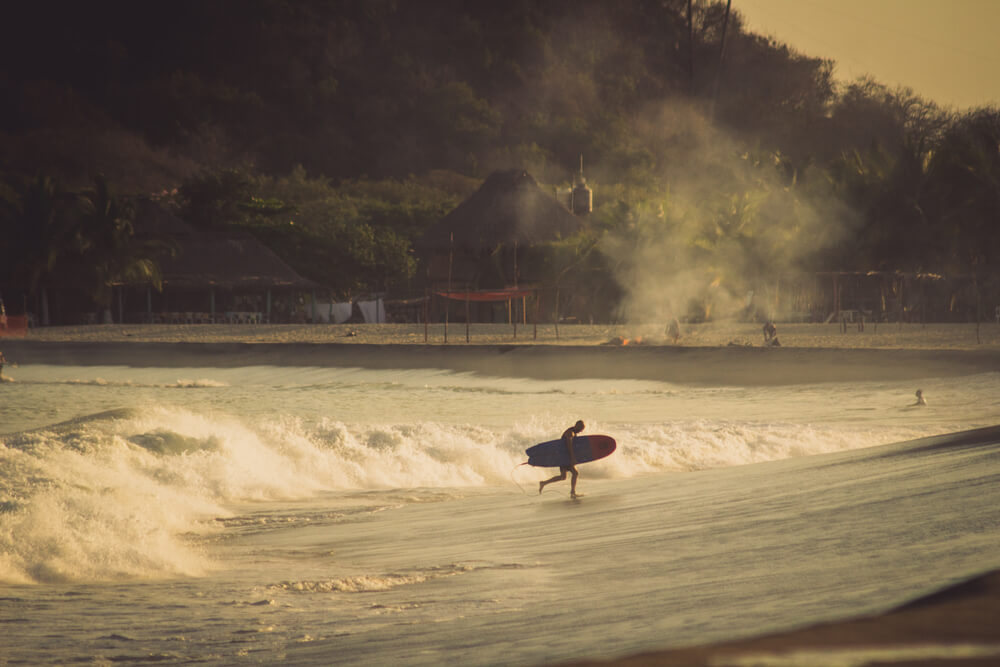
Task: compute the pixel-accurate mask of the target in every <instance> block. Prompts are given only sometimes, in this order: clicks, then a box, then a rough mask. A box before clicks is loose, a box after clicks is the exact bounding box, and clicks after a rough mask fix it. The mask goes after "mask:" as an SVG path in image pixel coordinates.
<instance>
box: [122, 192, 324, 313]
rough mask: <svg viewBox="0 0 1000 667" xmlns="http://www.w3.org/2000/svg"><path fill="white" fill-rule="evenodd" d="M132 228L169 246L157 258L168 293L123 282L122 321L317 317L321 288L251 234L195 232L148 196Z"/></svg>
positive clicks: (140, 235)
mask: <svg viewBox="0 0 1000 667" xmlns="http://www.w3.org/2000/svg"><path fill="white" fill-rule="evenodd" d="M135 229H136V235H137V236H139V237H141V238H146V239H155V240H158V241H162V242H163V243H164V251H163V252H161V253H160V255H159V257H158V262H159V265H160V271H161V275H162V279H163V290H162V292H158V291H156V290H154V289H153V288H152V287H151V286H148V285H118V286H117V288H118V310H119V320H123V319H139V320H144V321H147V322H166V323H201V322H223V321H225V322H233V323H251V322H262V321H294V320H296V319H301V320H304V319H315V313H311V312H310V310H311V309H313V308H314V307H315V306H314V304H315V303H316V299H315V291H316V290H317V289H318V288H319V287H320V285H318V284H317V283H315V282H313V281H312V280H309V279H307V278H304V277H302V276H300V275H299V274H298V273H296V272H295V271H294V270H293V269H292V268H291V267H290V266H288V264H286V263H285V262H284V261H283V260H282V259H281V258H280V257H278V256H277V255H276V254H275V253H274V252H273V251H272V250H271V249H270V248H268V247H267V246H265V245H263V244H262V243H260V242H259V241H257V239H255V238H254V237H253V236H251V235H250V234H248V233H246V232H239V231H229V230H222V231H216V230H200V229H195V228H194V227H192V226H191V225H189V224H187V223H186V222H184V221H183V220H181V219H180V218H178V217H177V216H176V215H174V214H173V213H171V212H170V211H168V210H166V209H164V208H163V207H162V206H159V205H158V204H156V203H155V202H151V201H148V200H147V201H144V202H141V203H140V205H139V207H138V211H137V216H136V223H135ZM126 308H127V310H126ZM126 312H127V313H128V314H127V315H126Z"/></svg>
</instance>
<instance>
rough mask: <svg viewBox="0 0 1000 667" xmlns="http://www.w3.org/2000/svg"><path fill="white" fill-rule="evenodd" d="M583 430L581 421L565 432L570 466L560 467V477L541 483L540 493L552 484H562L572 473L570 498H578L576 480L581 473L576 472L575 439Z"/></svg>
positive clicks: (539, 486) (564, 437) (564, 439)
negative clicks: (567, 475) (567, 474)
mask: <svg viewBox="0 0 1000 667" xmlns="http://www.w3.org/2000/svg"><path fill="white" fill-rule="evenodd" d="M582 430H583V421H582V420H580V421H578V422H576V424H574V425H573V426H570V427H569V428H568V429H566V430H565V431H563V434H562V441H563V442H565V443H566V449H568V450H569V465H568V466H559V474H558V475H556V476H555V477H552V478H551V479H547V480H545V481H544V482H539V483H538V493H541V492H542V489H544V488H545V485H546V484H551V483H552V482H561V481H562V480H564V479H566V473H572V475H573V477H572V479H571V480H570V487H569V497H570V498H576V497H577V495H576V478H577V477H578V476H579V473H577V471H576V452H574V451H573V437H574V436H575V435H576V434H577V433H579V432H580V431H582Z"/></svg>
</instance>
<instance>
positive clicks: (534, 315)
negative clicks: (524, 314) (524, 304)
mask: <svg viewBox="0 0 1000 667" xmlns="http://www.w3.org/2000/svg"><path fill="white" fill-rule="evenodd" d="M532 296H533V297H534V299H535V308H534V311H533V312H532V313H531V318H532V320H534V325H535V332H534V335H533V336H532V340H538V290H535V292H534V293H533V294H532Z"/></svg>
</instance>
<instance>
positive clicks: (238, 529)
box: [0, 365, 1000, 665]
mask: <svg viewBox="0 0 1000 667" xmlns="http://www.w3.org/2000/svg"><path fill="white" fill-rule="evenodd" d="M6 370H7V371H9V374H12V375H13V376H14V381H13V382H8V383H3V384H2V385H0V626H2V627H3V628H4V634H3V638H2V639H0V663H2V662H7V663H10V664H39V663H66V662H84V663H96V664H111V663H119V662H125V663H133V662H147V661H151V660H152V661H158V662H166V663H185V662H198V663H209V664H244V663H248V664H273V663H276V662H288V663H298V664H414V665H431V664H433V665H437V664H441V663H442V662H445V661H448V662H451V663H455V664H463V665H466V664H468V665H482V664H523V665H531V664H540V663H545V662H552V661H560V660H566V659H570V658H581V657H613V656H618V655H625V654H629V653H634V652H639V651H646V650H651V649H656V648H663V647H669V646H680V645H689V644H694V643H701V642H708V641H716V640H720V639H728V638H734V637H742V636H748V635H754V634H760V633H762V632H768V631H774V630H779V629H784V628H791V627H796V626H800V625H803V624H810V623H816V622H821V621H826V620H831V619H837V618H844V617H847V616H852V615H857V614H863V613H872V612H877V611H881V610H885V609H887V608H889V607H891V606H893V605H896V604H899V603H901V602H904V601H906V600H908V599H911V598H912V597H914V596H916V595H920V594H922V593H926V592H929V591H931V590H934V589H935V588H938V587H941V586H944V585H947V584H949V583H954V582H956V581H959V580H961V579H962V578H964V577H967V576H971V575H973V574H976V573H979V572H982V571H984V570H987V569H992V568H996V567H998V566H1000V556H998V555H997V554H1000V531H998V530H997V528H998V525H1000V484H998V482H1000V446H998V445H996V444H989V443H987V444H986V445H983V444H979V445H976V446H962V445H956V446H951V447H927V446H922V445H921V444H919V443H918V444H916V445H899V446H888V447H886V446H885V445H889V444H890V443H898V442H903V441H908V440H912V439H915V438H923V437H926V436H932V435H937V434H944V433H951V432H958V431H966V430H969V429H974V428H980V427H986V426H991V425H994V424H996V423H998V420H997V417H998V415H1000V374H996V373H992V374H982V375H977V376H971V377H965V378H926V380H924V381H922V382H921V383H920V385H919V387H918V386H917V385H915V384H913V383H908V384H901V383H893V382H881V383H878V382H867V383H852V384H831V383H827V384H816V385H790V386H779V387H766V388H759V387H754V388H747V387H732V386H717V387H691V386H681V385H671V384H667V383H661V382H651V381H629V380H614V381H609V380H597V379H581V380H571V381H552V382H545V381H539V380H527V379H521V378H498V377H485V376H480V375H476V374H466V373H455V372H451V371H446V370H434V369H428V370H400V371H392V370H377V371H376V370H366V369H360V368H339V369H338V368H309V367H249V368H232V369H219V368H209V367H203V368H186V369H176V368H130V367H115V366H108V367H96V366H87V367H77V366H44V365H32V366H29V365H22V366H21V367H20V368H15V369H10V368H9V367H8V369H6ZM917 388H922V389H923V390H924V394H925V396H926V397H927V399H928V403H929V404H928V405H927V406H919V407H918V406H914V405H913V403H914V400H915V399H914V391H915V390H916V389H917ZM577 419H583V420H584V421H585V422H586V423H587V430H586V433H604V434H608V435H611V436H612V437H614V438H616V440H617V441H618V451H616V452H615V453H614V454H613V455H612V456H610V457H608V458H607V459H605V460H602V461H598V462H593V463H588V464H585V465H582V466H580V481H579V488H578V491H579V492H581V493H583V494H584V497H583V498H582V499H580V500H577V501H573V500H570V498H569V483H568V481H567V482H561V483H556V484H552V485H550V486H548V487H546V489H545V493H544V494H542V495H539V494H538V481H539V480H541V479H544V478H546V477H548V476H550V475H551V474H552V473H553V472H554V471H552V470H545V469H535V468H530V467H527V466H520V465H519V464H520V463H522V462H523V461H524V460H525V458H526V457H525V455H524V449H526V448H527V447H529V446H530V445H533V444H535V443H537V442H540V441H543V440H549V439H552V438H555V437H558V436H559V434H560V433H561V432H562V431H563V429H565V428H566V427H568V426H569V425H571V424H573V423H574V422H575V421H576V420H577Z"/></svg>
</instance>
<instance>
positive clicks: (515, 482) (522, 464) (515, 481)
mask: <svg viewBox="0 0 1000 667" xmlns="http://www.w3.org/2000/svg"><path fill="white" fill-rule="evenodd" d="M526 465H528V462H527V461H525V462H524V463H518V464H517V465H516V466H514V467H513V468H511V469H510V481H512V482H514V486H516V487H517V488H519V489H521V493H523V494H524V495H528V492H527V491H525V490H524V489H523V488H522V487H521V485H520V484H518V483H517V480H516V479H514V471H515V470H517V469H518V468H520V467H521V466H526Z"/></svg>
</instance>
